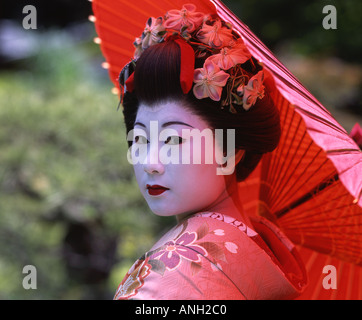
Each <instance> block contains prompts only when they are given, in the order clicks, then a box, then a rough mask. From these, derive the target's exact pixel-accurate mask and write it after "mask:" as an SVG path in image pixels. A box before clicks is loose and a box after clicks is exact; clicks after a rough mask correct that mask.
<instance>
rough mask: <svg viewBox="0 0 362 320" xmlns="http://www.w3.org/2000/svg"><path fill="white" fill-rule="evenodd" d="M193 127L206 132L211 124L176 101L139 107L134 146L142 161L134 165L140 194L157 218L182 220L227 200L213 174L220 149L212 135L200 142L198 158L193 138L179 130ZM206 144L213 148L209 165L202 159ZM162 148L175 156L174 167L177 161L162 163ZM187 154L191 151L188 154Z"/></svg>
mask: <svg viewBox="0 0 362 320" xmlns="http://www.w3.org/2000/svg"><path fill="white" fill-rule="evenodd" d="M155 126H158V128H156V129H158V132H159V133H161V132H162V134H160V135H155V134H152V132H151V131H152V130H151V129H153V131H154V129H155ZM193 129H197V130H199V131H200V132H201V131H203V130H206V131H205V132H207V129H209V126H208V124H207V123H206V122H205V121H204V120H203V119H201V118H200V117H198V116H196V115H194V114H192V113H191V112H190V111H188V110H187V109H185V108H184V107H182V105H181V104H180V103H179V102H163V103H160V104H158V105H157V106H152V108H151V107H149V106H147V105H142V104H141V105H140V107H139V110H138V113H137V118H136V121H135V126H134V132H133V145H132V148H138V147H139V146H140V145H141V146H142V145H143V146H145V147H146V148H145V149H144V156H143V160H144V161H140V162H138V163H135V164H134V171H135V175H136V179H137V182H138V185H139V188H140V190H141V193H142V195H143V196H144V198H145V199H146V201H147V203H148V205H149V207H150V209H151V210H152V211H153V212H154V213H155V214H157V215H160V216H178V217H179V218H180V217H183V216H187V215H189V214H192V213H196V212H199V211H202V210H210V211H211V210H212V208H213V207H214V206H215V205H217V204H218V203H220V202H222V201H223V199H225V197H227V191H226V189H227V185H226V184H227V182H226V181H227V179H226V178H225V176H223V175H218V174H217V173H216V172H217V168H218V167H220V165H219V164H218V163H217V161H216V158H215V157H220V150H219V149H218V148H216V147H215V143H214V138H213V137H211V139H202V141H203V143H202V144H201V149H202V150H201V158H199V155H196V154H195V152H194V151H195V150H193V143H194V140H193V139H192V137H190V136H187V135H185V134H183V131H184V132H187V131H190V130H193ZM210 143H211V144H213V146H214V149H213V150H214V152H213V154H214V155H213V156H214V159H212V161H210V159H209V160H207V159H206V158H207V157H205V156H204V154H205V153H204V151H205V148H209V147H210ZM183 147H184V149H182V148H183ZM198 147H200V146H198ZM165 150H168V151H169V152H168V153H172V154H174V155H176V157H179V160H180V161H179V164H175V161H174V160H175V159H173V161H171V162H170V161H169V163H167V161H162V157H163V155H162V152H163V153H165V152H164V151H165ZM177 150H178V152H174V151H177ZM185 150H189V151H188V152H187V154H185V153H186V151H185ZM183 151H184V152H183ZM197 151H200V150H197ZM198 154H200V152H198ZM174 157H175V156H174ZM182 157H184V158H187V157H188V158H189V159H190V161H189V164H185V161H181V160H182ZM196 158H198V159H196ZM219 163H220V161H219Z"/></svg>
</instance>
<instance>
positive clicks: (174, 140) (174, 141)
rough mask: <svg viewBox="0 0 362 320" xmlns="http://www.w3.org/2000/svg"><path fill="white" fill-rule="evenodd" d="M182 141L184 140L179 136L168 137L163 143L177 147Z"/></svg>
mask: <svg viewBox="0 0 362 320" xmlns="http://www.w3.org/2000/svg"><path fill="white" fill-rule="evenodd" d="M184 141H185V139H182V138H181V137H179V136H170V137H167V139H166V141H165V143H166V144H171V145H177V144H181V143H183V142H184Z"/></svg>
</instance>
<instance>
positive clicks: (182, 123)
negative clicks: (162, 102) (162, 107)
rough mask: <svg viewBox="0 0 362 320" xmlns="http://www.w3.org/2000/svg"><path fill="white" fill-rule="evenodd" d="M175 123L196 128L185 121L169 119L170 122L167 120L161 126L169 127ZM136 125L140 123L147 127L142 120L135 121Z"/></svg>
mask: <svg viewBox="0 0 362 320" xmlns="http://www.w3.org/2000/svg"><path fill="white" fill-rule="evenodd" d="M174 124H178V125H181V126H187V127H190V128H194V127H193V126H191V125H189V124H187V123H185V122H182V121H168V122H165V123H164V124H162V126H161V127H162V128H164V127H168V126H171V125H174ZM134 125H139V126H141V127H144V128H146V126H145V125H144V124H143V123H142V122H139V121H137V122H135V124H134Z"/></svg>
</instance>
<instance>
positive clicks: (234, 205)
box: [176, 175, 252, 228]
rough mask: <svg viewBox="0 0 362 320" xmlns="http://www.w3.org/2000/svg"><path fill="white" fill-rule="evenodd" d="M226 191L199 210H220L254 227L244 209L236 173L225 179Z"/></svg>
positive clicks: (180, 219) (182, 217)
mask: <svg viewBox="0 0 362 320" xmlns="http://www.w3.org/2000/svg"><path fill="white" fill-rule="evenodd" d="M225 183H226V188H225V191H224V192H223V193H222V194H221V195H220V197H219V198H218V200H217V201H216V202H214V203H212V204H211V205H209V206H208V207H206V208H203V209H202V210H199V212H205V211H210V212H218V213H221V214H224V215H227V216H230V217H232V218H234V219H236V220H239V221H241V222H243V223H245V224H246V225H247V226H249V227H251V228H252V224H251V222H250V219H249V217H248V216H247V215H246V214H245V213H244V211H243V204H242V201H241V200H240V197H239V191H238V183H237V180H236V175H233V176H231V177H229V178H227V179H226V180H225ZM190 215H192V214H190V213H188V214H182V215H179V216H177V217H176V218H177V221H178V222H180V221H182V220H183V219H185V218H188V217H189V216H190Z"/></svg>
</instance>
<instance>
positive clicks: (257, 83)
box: [237, 71, 265, 110]
mask: <svg viewBox="0 0 362 320" xmlns="http://www.w3.org/2000/svg"><path fill="white" fill-rule="evenodd" d="M263 81H264V72H263V71H259V72H258V73H257V74H256V75H255V76H254V77H252V78H251V79H250V80H249V82H248V84H247V85H246V86H244V85H241V86H240V87H239V88H238V89H237V92H238V93H239V94H243V108H244V109H245V110H249V109H250V107H251V106H252V105H254V104H255V102H256V100H257V99H258V98H260V99H263V98H264V88H265V87H264V86H263Z"/></svg>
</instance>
